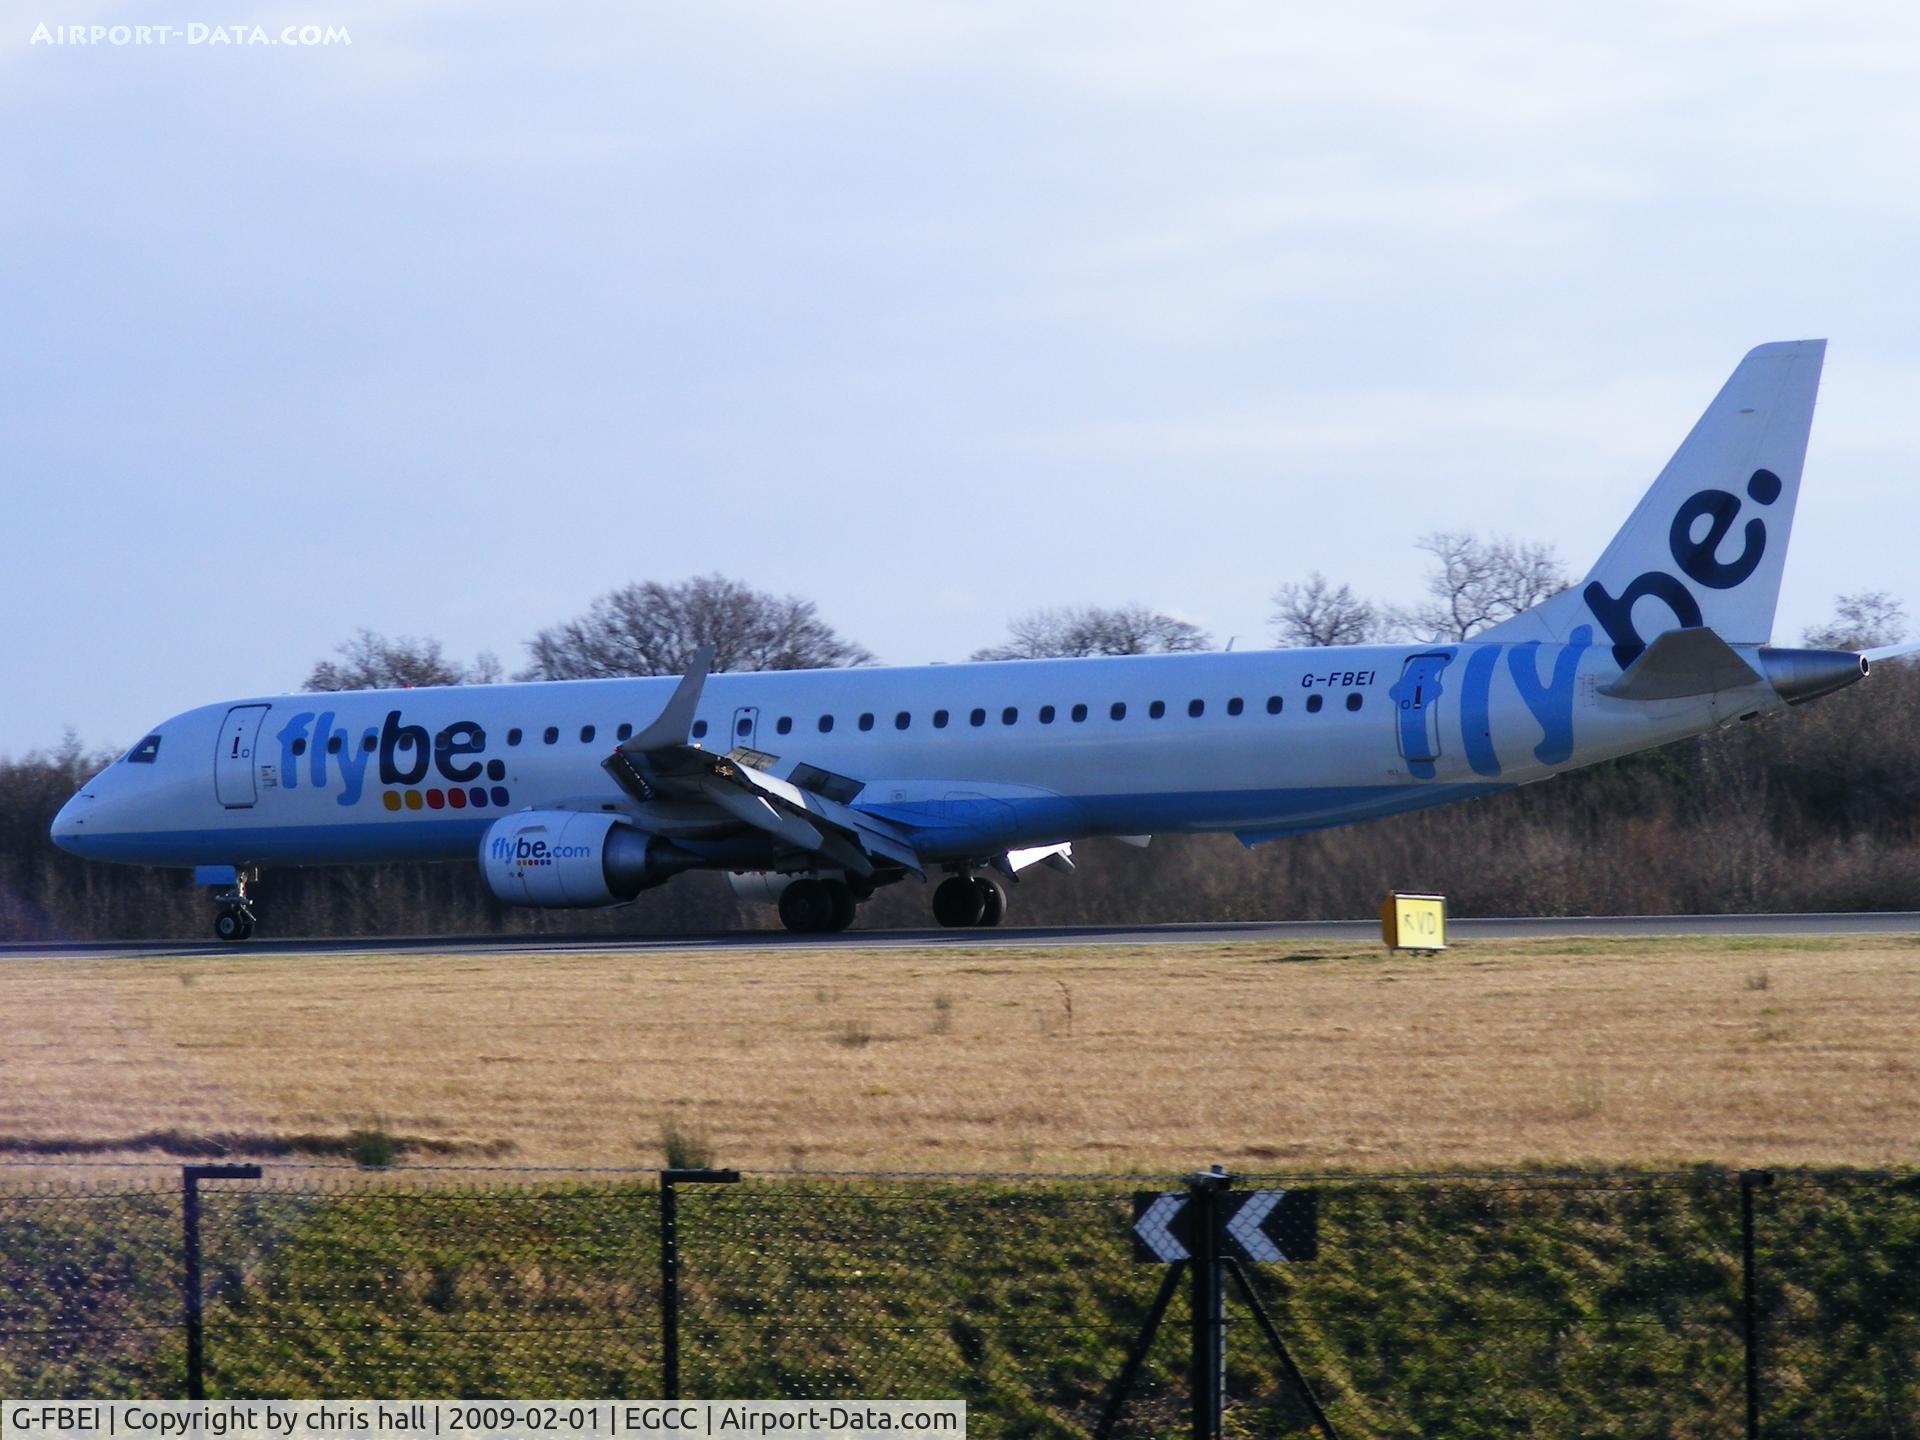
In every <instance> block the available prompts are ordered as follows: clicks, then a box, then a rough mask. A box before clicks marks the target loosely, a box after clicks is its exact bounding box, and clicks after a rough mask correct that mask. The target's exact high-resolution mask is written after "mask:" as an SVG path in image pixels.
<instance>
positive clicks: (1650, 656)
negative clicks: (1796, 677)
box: [1600, 628, 1766, 700]
mask: <svg viewBox="0 0 1920 1440" xmlns="http://www.w3.org/2000/svg"><path fill="white" fill-rule="evenodd" d="M1765 678H1766V677H1764V676H1763V675H1761V674H1760V672H1759V671H1758V670H1755V669H1754V668H1753V667H1752V666H1751V665H1749V664H1748V663H1747V662H1746V661H1744V660H1742V659H1741V658H1740V656H1739V655H1738V654H1736V653H1735V651H1734V649H1733V647H1732V646H1731V645H1729V644H1727V642H1726V641H1724V640H1722V639H1721V638H1720V637H1719V636H1718V635H1716V634H1714V633H1713V631H1711V630H1707V629H1704V628H1695V629H1691V630H1668V631H1666V632H1665V633H1664V634H1661V635H1657V636H1655V637H1654V640H1653V643H1652V644H1651V645H1649V646H1647V648H1646V649H1645V650H1642V651H1641V652H1640V654H1639V657H1638V658H1637V659H1635V660H1634V662H1633V663H1632V664H1631V665H1629V666H1628V667H1627V669H1626V673H1625V674H1623V675H1622V676H1621V677H1620V678H1619V679H1618V680H1616V681H1614V682H1613V683H1612V684H1611V685H1602V686H1601V687H1600V693H1601V694H1602V695H1610V696H1612V697H1613V698H1614V699H1615V700H1679V699H1682V698H1683V697H1685V696H1688V695H1712V694H1715V693H1717V692H1719V691H1721V690H1739V689H1741V688H1743V687H1745V686H1748V685H1757V684H1759V683H1760V682H1761V681H1762V680H1764V679H1765Z"/></svg>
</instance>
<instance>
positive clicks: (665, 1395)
mask: <svg viewBox="0 0 1920 1440" xmlns="http://www.w3.org/2000/svg"><path fill="white" fill-rule="evenodd" d="M739 1183H740V1172H739V1171H738V1170H662V1171H661V1172H660V1396H661V1398H662V1399H663V1400H678V1399H679V1398H680V1201H679V1197H678V1195H677V1194H676V1192H675V1190H674V1187H675V1186H676V1185H737V1184H739Z"/></svg>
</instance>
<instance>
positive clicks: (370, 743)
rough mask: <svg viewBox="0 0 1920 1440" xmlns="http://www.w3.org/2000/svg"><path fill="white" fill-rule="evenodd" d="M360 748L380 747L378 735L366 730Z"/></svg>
mask: <svg viewBox="0 0 1920 1440" xmlns="http://www.w3.org/2000/svg"><path fill="white" fill-rule="evenodd" d="M513 743H514V744H516V745H518V744H519V743H520V732H519V731H518V730H516V731H514V732H513ZM360 748H361V749H362V750H365V751H368V752H369V753H371V752H372V751H375V750H378V749H379V748H380V737H379V736H378V735H376V734H374V733H373V731H371V730H369V731H367V733H366V734H364V735H362V736H361V737H360Z"/></svg>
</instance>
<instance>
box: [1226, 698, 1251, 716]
mask: <svg viewBox="0 0 1920 1440" xmlns="http://www.w3.org/2000/svg"><path fill="white" fill-rule="evenodd" d="M1246 708H1247V702H1246V701H1244V700H1242V699H1241V698H1240V697H1239V696H1238V695H1236V696H1234V697H1233V698H1232V699H1231V700H1229V701H1227V714H1229V715H1238V714H1239V713H1240V712H1241V711H1242V710H1244V709H1246Z"/></svg>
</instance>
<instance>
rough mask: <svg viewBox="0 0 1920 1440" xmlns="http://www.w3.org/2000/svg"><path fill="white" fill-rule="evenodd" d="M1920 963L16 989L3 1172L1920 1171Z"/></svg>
mask: <svg viewBox="0 0 1920 1440" xmlns="http://www.w3.org/2000/svg"><path fill="white" fill-rule="evenodd" d="M1916 1034H1920V938H1915V939H1893V940H1889V939H1884V938H1865V939H1833V940H1813V941H1765V942H1762V941H1731V942H1730V941H1724V940H1722V941H1704V940H1702V941H1621V942H1611V941H1606V942H1600V941H1516V942H1482V943H1473V944H1463V945H1461V946H1459V947H1457V948H1456V949H1454V950H1452V951H1449V952H1448V953H1446V954H1445V955H1443V956H1440V957H1436V958H1425V959H1409V958H1404V957H1403V958H1398V959H1390V958H1387V957H1385V956H1383V955H1382V954H1381V953H1380V952H1379V951H1378V950H1377V949H1373V948H1368V947H1360V946H1339V945H1320V946H1313V947H1311V948H1308V949H1304V950H1289V949H1286V948H1284V947H1276V946H1272V945H1233V946H1220V947H1217V948H1207V947H1200V946H1176V947H1169V948H1166V949H1161V950H1154V949H1058V950H985V951H973V952H960V951H953V950H943V951H939V952H928V951H897V952H888V951H872V950H836V949H832V948H825V949H821V950H817V951H802V950H794V949H786V948H782V949H779V950H777V951H768V952H750V951H737V950H720V951H694V952H688V953H684V954H633V955H628V954H618V953H613V954H601V955H563V956H539V955H515V954H488V955H486V956H484V957H474V956H470V955H458V954H448V955H437V956H406V957H404V958H388V957H383V956H297V955H280V954H273V955H257V956H236V957H233V958H222V959H206V960H191V961H182V960H177V959H154V960H136V961H126V960H116V961H105V960H103V961H92V960H84V959H81V960H71V959H70V960H60V961H47V962H37V961H26V962H18V963H9V964H6V965H4V966H0V1036H3V1037H4V1038H3V1039H0V1153H4V1154H12V1155H14V1156H16V1157H17V1156H26V1155H49V1154H71V1155H81V1154H84V1155H90V1156H93V1157H95V1158H98V1157H100V1156H104V1155H114V1154H134V1153H141V1152H142V1151H143V1150H144V1151H145V1153H146V1154H147V1157H148V1158H154V1155H155V1152H156V1151H158V1152H159V1153H167V1152H168V1151H173V1150H179V1149H182V1148H190V1147H192V1146H194V1145H198V1144H201V1143H204V1142H206V1141H209V1140H211V1141H213V1142H214V1143H216V1144H231V1145H233V1146H235V1147H236V1148H237V1149H239V1150H241V1151H246V1150H249V1149H252V1150H254V1151H256V1152H257V1153H263V1154H269V1155H271V1154H287V1153H289V1152H291V1153H295V1154H299V1153H305V1152H313V1153H327V1152H328V1151H329V1148H330V1147H331V1148H332V1149H334V1150H336V1151H337V1149H338V1147H339V1145H340V1143H341V1142H342V1141H343V1140H344V1138H345V1137H346V1136H348V1135H349V1134H350V1133H351V1132H353V1131H356V1130H367V1129H377V1130H382V1131H385V1132H388V1133H390V1134H392V1135H394V1136H397V1137H401V1139H402V1141H403V1144H404V1145H405V1147H406V1148H405V1150H404V1157H405V1159H407V1160H409V1161H412V1162H415V1163H419V1162H424V1161H430V1160H436V1159H437V1160H440V1161H442V1162H451V1163H458V1162H460V1161H463V1160H481V1159H486V1160H492V1161H494V1162H505V1163H525V1164H541V1165H582V1166H586V1165H612V1166H651V1165H656V1164H658V1163H660V1161H661V1158H662V1141H663V1137H664V1136H665V1135H666V1134H667V1133H668V1132H669V1131H677V1132H679V1133H680V1134H682V1135H686V1136H691V1137H694V1138H695V1139H698V1140H704V1141H705V1142H706V1143H707V1145H708V1146H709V1147H710V1149H711V1152H712V1158H713V1161H714V1163H718V1164H729V1165H738V1166H742V1167H754V1168H775V1169H786V1168H820V1169H881V1168H903V1169H975V1168H990V1169H1002V1170H1004V1169H1016V1170H1026V1169H1047V1170H1076V1171H1088V1170H1142V1169H1145V1170H1171V1169H1179V1168H1187V1167H1191V1166H1194V1165H1196V1164H1200V1163H1203V1162H1209V1161H1215V1160H1218V1161H1222V1162H1226V1163H1228V1164H1230V1165H1233V1166H1237V1167H1241V1168H1249V1169H1281V1170H1306V1169H1327V1168H1337V1169H1358V1170H1379V1169H1426V1168H1452V1167H1489V1166H1510V1165H1518V1164H1530V1163H1542V1162H1544V1163H1605V1164H1616V1163H1625V1164H1670V1163H1681V1162H1693V1161H1712V1162H1719V1163H1724V1164H1735V1165H1744V1164H1757V1163H1767V1164H1780V1165H1792V1164H1815V1165H1823V1164H1848V1165H1864V1166H1882V1165H1911V1164H1913V1163H1915V1162H1916V1161H1920V1103H1917V1102H1920V1055H1917V1053H1916V1052H1917V1049H1920V1047H1916V1045H1915V1039H1914V1037H1915V1036H1916Z"/></svg>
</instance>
